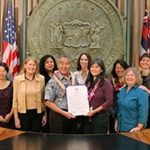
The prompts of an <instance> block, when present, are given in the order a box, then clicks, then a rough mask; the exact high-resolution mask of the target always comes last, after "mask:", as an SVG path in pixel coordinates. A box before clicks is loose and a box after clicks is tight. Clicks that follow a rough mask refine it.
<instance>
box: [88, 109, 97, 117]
mask: <svg viewBox="0 0 150 150" xmlns="http://www.w3.org/2000/svg"><path fill="white" fill-rule="evenodd" d="M95 113H96V111H95V110H91V111H89V112H88V113H87V116H88V117H92V116H93V115H94V114H95Z"/></svg>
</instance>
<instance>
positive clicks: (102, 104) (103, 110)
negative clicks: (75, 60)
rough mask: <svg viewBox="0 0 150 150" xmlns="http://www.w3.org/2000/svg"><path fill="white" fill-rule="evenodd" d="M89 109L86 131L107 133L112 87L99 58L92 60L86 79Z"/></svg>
mask: <svg viewBox="0 0 150 150" xmlns="http://www.w3.org/2000/svg"><path fill="white" fill-rule="evenodd" d="M86 86H87V88H88V100H89V104H90V109H91V110H90V111H89V112H88V114H87V116H88V117H89V119H88V120H89V121H88V123H87V129H86V132H87V130H88V132H87V133H92V134H96V133H107V131H108V125H109V109H110V107H111V105H112V102H113V88H112V85H111V83H110V81H109V80H108V79H106V78H105V66H104V63H103V61H102V60H101V59H99V58H97V59H95V60H93V61H92V63H91V65H90V71H89V74H88V78H87V80H86ZM89 131H90V132H89Z"/></svg>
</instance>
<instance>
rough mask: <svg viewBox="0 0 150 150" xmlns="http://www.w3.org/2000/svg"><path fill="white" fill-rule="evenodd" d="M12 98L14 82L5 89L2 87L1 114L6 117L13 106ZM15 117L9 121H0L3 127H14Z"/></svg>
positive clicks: (0, 93)
mask: <svg viewBox="0 0 150 150" xmlns="http://www.w3.org/2000/svg"><path fill="white" fill-rule="evenodd" d="M12 98H13V86H12V82H10V84H9V85H8V87H6V88H5V89H0V115H1V116H3V117H5V116H6V115H7V114H8V113H10V111H11V108H12ZM12 120H13V119H11V120H10V122H9V123H2V122H0V126H1V127H7V128H12V126H13V121H12Z"/></svg>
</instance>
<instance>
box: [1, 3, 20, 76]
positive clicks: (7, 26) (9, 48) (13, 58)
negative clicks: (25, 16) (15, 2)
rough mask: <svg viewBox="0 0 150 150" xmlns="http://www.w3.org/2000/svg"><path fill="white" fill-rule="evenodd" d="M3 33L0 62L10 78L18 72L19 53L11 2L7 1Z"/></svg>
mask: <svg viewBox="0 0 150 150" xmlns="http://www.w3.org/2000/svg"><path fill="white" fill-rule="evenodd" d="M4 19H5V20H4V33H3V42H2V61H3V62H5V63H6V64H7V65H8V67H9V71H10V74H11V75H12V77H14V76H15V75H17V74H18V72H19V68H20V67H19V53H18V46H17V43H16V40H17V37H16V27H15V22H14V17H13V10H12V1H11V0H7V6H6V10H5V18H4Z"/></svg>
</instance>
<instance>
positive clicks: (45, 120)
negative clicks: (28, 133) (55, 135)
mask: <svg viewBox="0 0 150 150" xmlns="http://www.w3.org/2000/svg"><path fill="white" fill-rule="evenodd" d="M46 122H47V119H46V116H45V115H43V117H42V126H45V124H46Z"/></svg>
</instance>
